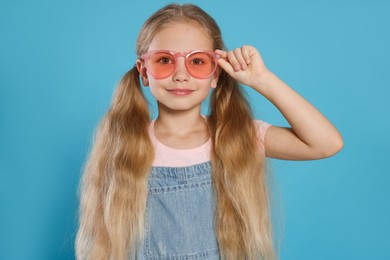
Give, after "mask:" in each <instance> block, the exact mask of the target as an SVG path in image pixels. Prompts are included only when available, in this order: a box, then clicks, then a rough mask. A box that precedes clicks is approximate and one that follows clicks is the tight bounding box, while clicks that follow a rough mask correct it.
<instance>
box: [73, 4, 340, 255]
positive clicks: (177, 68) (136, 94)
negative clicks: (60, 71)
mask: <svg viewBox="0 0 390 260" xmlns="http://www.w3.org/2000/svg"><path fill="white" fill-rule="evenodd" d="M136 48H137V55H138V59H137V61H136V66H135V67H134V68H132V69H131V70H130V71H129V72H128V73H126V75H125V76H124V77H123V79H122V81H121V83H120V84H119V87H118V89H117V91H116V93H115V95H114V98H113V101H112V105H111V107H110V109H109V111H108V112H107V114H106V115H105V117H104V118H103V120H102V122H101V124H100V126H99V128H98V131H97V134H96V139H95V143H94V146H93V149H92V151H91V154H90V158H89V160H88V163H87V165H86V168H85V172H84V175H83V179H82V186H81V202H80V226H79V230H78V234H77V239H76V253H77V258H78V259H112V260H114V259H115V260H118V259H129V258H130V259H220V258H222V259H275V258H276V256H275V255H276V254H275V251H274V249H273V243H272V228H271V221H270V210H269V200H268V189H267V182H266V181H267V179H266V174H265V171H264V165H265V157H272V158H278V159H287V160H310V159H320V158H325V157H329V156H331V155H333V154H335V153H337V152H338V151H339V150H340V149H341V148H342V146H343V141H342V138H341V136H340V134H339V133H338V131H337V130H336V128H335V127H334V126H333V125H332V124H331V123H330V122H329V121H328V120H327V119H326V118H325V117H324V116H323V115H322V114H321V113H320V112H319V111H317V110H316V109H315V108H314V107H313V106H312V105H311V104H310V103H309V102H307V101H306V100H305V99H304V98H302V97H301V96H300V95H298V94H297V93H296V92H294V91H293V90H292V89H291V88H289V87H288V86H287V85H286V84H285V83H283V82H282V81H281V80H280V79H279V78H278V77H277V76H275V75H274V74H273V73H272V72H271V71H269V70H268V69H267V68H266V66H265V65H264V63H263V61H262V58H261V56H260V54H259V52H258V51H257V50H256V48H254V47H252V46H243V47H241V48H236V49H234V50H233V51H224V49H225V48H224V44H223V42H222V37H221V32H220V29H219V28H218V26H217V24H216V23H215V21H214V20H213V19H212V18H211V17H210V16H209V15H208V14H206V13H205V12H204V11H203V10H202V9H200V8H199V7H197V6H194V5H188V4H186V5H182V6H180V5H176V4H172V5H168V6H166V7H164V8H162V9H161V10H159V11H157V12H156V13H155V14H153V15H152V16H151V17H150V18H149V19H148V20H147V21H146V22H145V24H144V26H143V27H142V29H141V32H140V34H139V37H138V41H137V47H136ZM140 79H141V80H142V82H143V85H144V86H147V87H149V88H150V91H151V93H152V94H153V96H154V97H155V99H156V100H157V104H158V111H159V114H158V117H157V119H156V120H155V121H151V120H150V117H149V110H148V106H147V103H146V100H145V98H144V96H143V93H142V90H141V87H140ZM239 83H241V84H244V85H247V86H249V87H251V88H253V89H255V90H256V91H257V92H258V93H259V94H261V95H263V96H264V97H266V98H267V99H268V100H270V101H271V102H272V103H273V104H274V105H275V106H276V107H277V108H278V109H279V110H280V112H281V113H282V114H283V116H285V118H286V119H287V121H288V122H289V123H290V125H291V128H282V127H276V126H270V125H269V124H268V123H265V122H262V121H258V120H253V118H252V116H251V113H250V108H249V105H248V103H247V101H246V100H245V98H244V96H243V94H242V91H241V88H240V86H239ZM210 89H213V90H212V94H211V98H210V114H209V115H208V116H207V117H206V116H203V115H201V114H200V106H201V103H202V101H203V100H205V98H206V97H207V95H208V93H209V91H210Z"/></svg>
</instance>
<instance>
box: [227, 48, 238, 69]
mask: <svg viewBox="0 0 390 260" xmlns="http://www.w3.org/2000/svg"><path fill="white" fill-rule="evenodd" d="M227 60H228V61H229V62H230V64H231V65H232V67H233V69H234V71H239V70H240V69H241V65H240V63H239V62H238V61H237V58H236V56H235V55H234V52H233V51H228V52H227Z"/></svg>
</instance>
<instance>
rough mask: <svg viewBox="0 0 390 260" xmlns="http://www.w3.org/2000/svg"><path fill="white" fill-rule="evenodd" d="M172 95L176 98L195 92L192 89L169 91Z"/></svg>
mask: <svg viewBox="0 0 390 260" xmlns="http://www.w3.org/2000/svg"><path fill="white" fill-rule="evenodd" d="M168 91H169V92H170V93H171V94H173V95H176V96H186V95H189V94H191V93H192V92H193V90H191V89H183V88H175V89H170V90H168Z"/></svg>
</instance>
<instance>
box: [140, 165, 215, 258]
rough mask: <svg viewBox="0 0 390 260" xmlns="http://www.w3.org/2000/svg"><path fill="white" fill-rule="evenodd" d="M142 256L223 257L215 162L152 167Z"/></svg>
mask: <svg viewBox="0 0 390 260" xmlns="http://www.w3.org/2000/svg"><path fill="white" fill-rule="evenodd" d="M148 186H149V187H148V188H149V190H148V199H147V206H146V213H145V240H144V244H143V246H142V249H141V250H140V252H139V254H138V259H164V260H179V259H180V260H181V259H209V260H217V259H219V250H218V244H217V240H216V234H215V232H214V224H213V216H214V210H215V203H214V197H213V189H212V184H211V164H210V162H204V163H200V164H197V165H192V166H186V167H152V170H151V172H150V176H149V183H148Z"/></svg>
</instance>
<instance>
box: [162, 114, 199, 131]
mask: <svg viewBox="0 0 390 260" xmlns="http://www.w3.org/2000/svg"><path fill="white" fill-rule="evenodd" d="M155 126H156V127H157V128H158V129H159V130H160V131H163V132H166V133H167V132H168V133H177V134H186V133H189V132H193V131H194V130H198V131H199V130H207V125H206V123H205V119H204V118H203V117H202V116H201V114H200V110H190V111H166V110H160V111H159V115H158V117H157V119H156V122H155Z"/></svg>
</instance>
